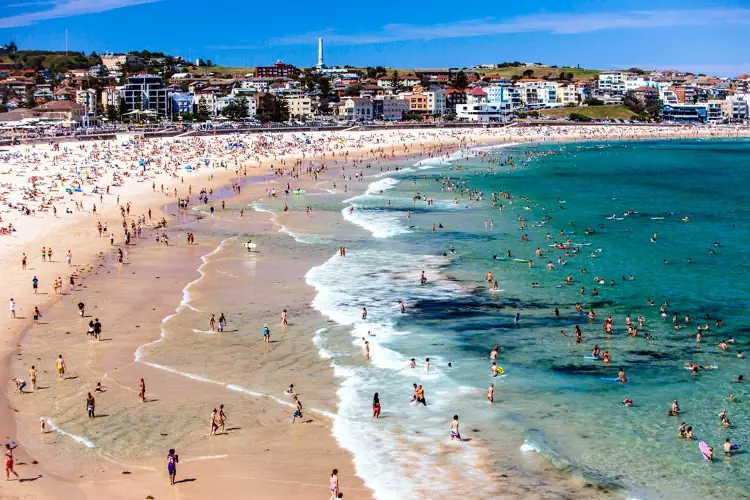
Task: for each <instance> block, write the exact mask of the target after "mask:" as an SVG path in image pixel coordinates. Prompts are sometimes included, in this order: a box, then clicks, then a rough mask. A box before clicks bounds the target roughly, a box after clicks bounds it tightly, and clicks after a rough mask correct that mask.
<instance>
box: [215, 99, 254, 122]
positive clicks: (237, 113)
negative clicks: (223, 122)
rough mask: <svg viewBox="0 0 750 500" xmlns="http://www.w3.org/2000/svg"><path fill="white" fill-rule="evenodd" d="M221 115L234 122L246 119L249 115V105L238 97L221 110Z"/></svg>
mask: <svg viewBox="0 0 750 500" xmlns="http://www.w3.org/2000/svg"><path fill="white" fill-rule="evenodd" d="M221 114H222V115H224V116H226V117H227V118H230V119H232V120H235V121H239V120H241V119H243V118H247V117H248V116H249V115H250V104H249V103H248V102H247V98H245V97H240V98H238V99H236V100H234V101H233V102H231V103H230V104H229V105H228V106H226V107H225V108H224V109H222V110H221Z"/></svg>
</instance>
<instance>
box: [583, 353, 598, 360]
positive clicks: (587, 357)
mask: <svg viewBox="0 0 750 500" xmlns="http://www.w3.org/2000/svg"><path fill="white" fill-rule="evenodd" d="M583 359H596V360H598V359H602V358H601V356H594V355H593V354H587V355H585V356H584V357H583Z"/></svg>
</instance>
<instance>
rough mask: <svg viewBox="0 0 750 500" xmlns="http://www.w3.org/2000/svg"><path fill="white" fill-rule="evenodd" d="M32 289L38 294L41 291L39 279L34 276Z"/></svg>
mask: <svg viewBox="0 0 750 500" xmlns="http://www.w3.org/2000/svg"><path fill="white" fill-rule="evenodd" d="M31 288H32V289H33V290H34V293H37V291H39V278H37V277H36V276H34V277H33V278H31Z"/></svg>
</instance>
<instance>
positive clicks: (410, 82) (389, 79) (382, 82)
mask: <svg viewBox="0 0 750 500" xmlns="http://www.w3.org/2000/svg"><path fill="white" fill-rule="evenodd" d="M420 81H421V80H420V79H419V78H417V77H416V75H407V76H401V75H399V76H398V86H399V87H406V88H411V87H413V86H415V85H417V84H418V83H419V82H420ZM378 87H383V88H385V89H390V88H393V75H387V76H381V77H380V78H378Z"/></svg>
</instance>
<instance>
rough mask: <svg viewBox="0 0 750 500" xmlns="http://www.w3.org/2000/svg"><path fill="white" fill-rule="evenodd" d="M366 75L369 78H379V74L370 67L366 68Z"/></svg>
mask: <svg viewBox="0 0 750 500" xmlns="http://www.w3.org/2000/svg"><path fill="white" fill-rule="evenodd" d="M365 75H366V76H367V78H377V77H378V72H377V70H376V69H375V68H373V67H372V66H368V67H366V68H365Z"/></svg>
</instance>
